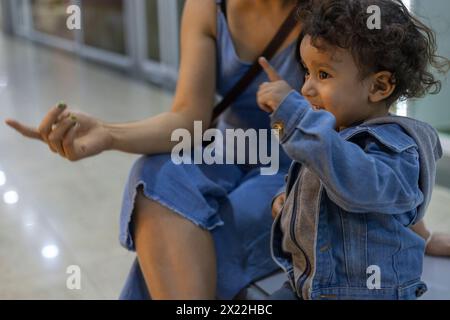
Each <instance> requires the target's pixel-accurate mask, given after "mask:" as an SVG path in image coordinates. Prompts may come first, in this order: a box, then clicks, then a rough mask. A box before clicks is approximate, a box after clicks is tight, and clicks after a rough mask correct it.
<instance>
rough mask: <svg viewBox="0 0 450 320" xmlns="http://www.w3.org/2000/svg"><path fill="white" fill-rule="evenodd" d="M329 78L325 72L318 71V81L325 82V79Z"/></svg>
mask: <svg viewBox="0 0 450 320" xmlns="http://www.w3.org/2000/svg"><path fill="white" fill-rule="evenodd" d="M329 77H330V75H329V74H328V73H327V72H325V71H320V72H319V79H320V80H325V79H328V78H329Z"/></svg>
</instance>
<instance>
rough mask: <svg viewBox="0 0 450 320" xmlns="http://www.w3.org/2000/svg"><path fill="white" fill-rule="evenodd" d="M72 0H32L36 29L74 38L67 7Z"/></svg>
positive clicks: (66, 37)
mask: <svg viewBox="0 0 450 320" xmlns="http://www.w3.org/2000/svg"><path fill="white" fill-rule="evenodd" d="M70 5H71V1H70V0H31V15H32V21H33V27H34V29H35V30H37V31H40V32H43V33H47V34H50V35H53V36H57V37H60V38H65V39H69V40H73V39H74V38H75V36H74V32H73V31H72V30H69V29H68V28H67V25H66V22H67V18H68V15H67V13H66V10H67V7H68V6H70Z"/></svg>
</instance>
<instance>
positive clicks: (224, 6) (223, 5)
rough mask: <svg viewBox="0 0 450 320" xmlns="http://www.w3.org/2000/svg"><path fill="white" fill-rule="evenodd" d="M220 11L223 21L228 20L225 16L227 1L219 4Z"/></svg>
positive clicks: (224, 0)
mask: <svg viewBox="0 0 450 320" xmlns="http://www.w3.org/2000/svg"><path fill="white" fill-rule="evenodd" d="M220 10H222V13H223V15H224V16H225V20H226V19H227V18H228V16H227V1H226V0H222V1H221V2H220Z"/></svg>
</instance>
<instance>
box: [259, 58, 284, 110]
mask: <svg viewBox="0 0 450 320" xmlns="http://www.w3.org/2000/svg"><path fill="white" fill-rule="evenodd" d="M259 64H260V65H261V67H262V68H263V69H264V71H265V72H266V74H267V76H268V77H269V80H270V82H264V83H263V84H261V85H260V86H259V90H258V93H257V101H258V105H259V107H260V108H261V109H262V110H264V111H266V112H269V113H272V112H274V111H275V110H276V109H277V108H278V106H279V105H280V103H281V102H282V101H283V100H284V98H286V96H287V95H288V94H289V93H290V92H291V91H292V88H291V86H290V85H289V84H288V83H287V82H286V81H284V80H283V79H282V78H281V77H280V76H279V75H278V73H277V72H276V71H275V69H274V68H273V67H272V66H271V65H270V64H269V62H268V61H267V60H266V59H265V58H260V59H259Z"/></svg>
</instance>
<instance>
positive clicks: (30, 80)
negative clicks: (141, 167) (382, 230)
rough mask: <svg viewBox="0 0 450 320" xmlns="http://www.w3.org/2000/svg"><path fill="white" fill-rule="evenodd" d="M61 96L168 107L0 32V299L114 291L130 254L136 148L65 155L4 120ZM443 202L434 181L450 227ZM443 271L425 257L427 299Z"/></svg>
mask: <svg viewBox="0 0 450 320" xmlns="http://www.w3.org/2000/svg"><path fill="white" fill-rule="evenodd" d="M60 100H64V101H66V102H67V103H68V104H69V105H70V106H75V107H76V108H78V109H79V110H82V111H85V112H88V113H90V114H93V115H96V116H98V117H100V118H102V119H104V120H106V121H110V122H119V121H120V122H122V121H132V120H137V119H142V118H144V117H148V116H150V115H153V114H156V113H158V112H160V111H162V110H165V109H167V108H168V106H169V105H170V102H171V96H170V94H168V93H166V92H164V91H161V90H159V89H156V88H153V87H152V86H150V85H148V84H146V83H141V82H137V81H135V80H131V79H130V78H128V77H127V76H125V75H122V74H120V73H118V72H115V71H111V70H109V69H107V68H103V67H100V66H97V65H95V64H91V63H87V62H84V61H81V60H79V59H77V58H74V57H72V56H70V55H66V54H64V53H61V52H58V51H53V50H50V49H47V48H43V47H39V46H35V45H32V44H30V43H29V42H27V41H24V40H20V39H10V38H5V37H3V36H0V171H1V172H3V173H4V176H5V177H6V181H5V182H4V181H3V180H4V179H3V176H2V174H1V173H0V196H1V198H0V299H34V298H42V299H116V298H117V297H118V294H119V292H120V289H121V286H122V284H123V282H124V279H125V277H126V274H127V271H128V268H129V266H130V264H131V262H132V260H133V259H134V255H133V254H131V253H128V252H127V251H125V250H124V249H122V248H121V247H120V246H119V243H118V217H119V210H120V205H121V197H122V188H123V185H124V182H125V181H126V178H127V174H128V170H129V168H130V166H131V164H132V163H133V161H134V159H136V156H134V155H128V154H123V153H117V152H108V153H104V154H102V155H100V156H97V157H95V158H92V159H87V160H84V161H81V162H78V163H70V162H67V161H64V160H63V159H61V158H59V157H58V156H57V155H54V154H53V153H51V152H49V150H48V149H47V147H46V146H45V145H43V144H41V143H39V142H35V141H30V140H27V139H24V138H23V137H21V136H20V135H18V134H16V133H15V132H13V131H12V130H11V129H9V128H8V127H6V126H5V125H3V120H4V119H5V118H11V117H12V118H16V119H20V120H22V121H25V122H27V123H29V124H33V125H37V124H38V121H39V120H40V119H41V118H42V116H43V115H44V114H45V113H46V111H47V110H48V108H49V107H50V106H52V105H54V104H55V103H57V102H58V101H60ZM2 182H4V184H2ZM10 191H14V192H16V194H17V195H18V197H19V198H18V201H17V202H16V203H15V204H7V203H5V202H4V200H5V199H3V198H4V196H5V195H6V198H7V199H6V200H11V201H12V200H14V199H13V198H14V195H15V194H14V193H11V192H10ZM449 205H450V191H449V190H447V189H444V188H439V187H438V188H437V189H436V192H435V195H434V199H433V203H432V205H431V208H430V214H429V215H428V222H429V225H430V226H431V227H432V228H434V229H435V230H441V231H450V215H449V209H448V208H449ZM44 248H45V250H43V249H44ZM56 250H57V251H58V252H56ZM45 256H47V257H45ZM52 257H53V258H52ZM70 265H78V266H80V268H81V272H82V273H81V275H82V278H81V279H82V282H81V285H82V288H81V290H73V291H71V290H68V289H67V288H66V279H67V277H68V274H66V269H67V267H68V266H70ZM448 271H450V259H435V258H427V260H426V262H425V275H424V277H425V279H426V280H428V284H429V285H430V288H431V290H430V293H429V294H428V295H427V296H426V298H427V297H428V298H440V299H442V298H444V299H450V275H449V274H448ZM263 285H264V284H263ZM266 289H267V290H269V291H270V290H272V289H273V288H272V287H271V286H270V284H269V285H267V286H266Z"/></svg>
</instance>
